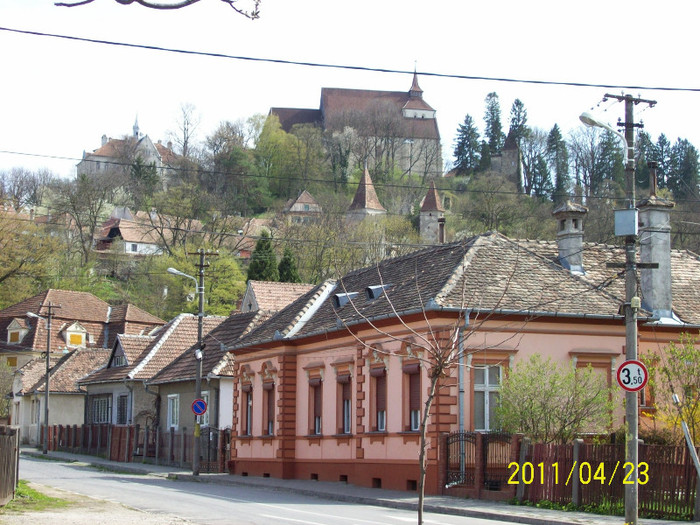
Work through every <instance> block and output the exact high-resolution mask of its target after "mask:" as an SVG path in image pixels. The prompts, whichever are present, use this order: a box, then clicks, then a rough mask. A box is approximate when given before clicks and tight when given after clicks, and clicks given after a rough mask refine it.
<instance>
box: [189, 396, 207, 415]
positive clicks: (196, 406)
mask: <svg viewBox="0 0 700 525" xmlns="http://www.w3.org/2000/svg"><path fill="white" fill-rule="evenodd" d="M206 411H207V402H206V401H204V399H195V400H194V401H193V402H192V412H194V415H195V416H201V415H202V414H204V413H205V412H206Z"/></svg>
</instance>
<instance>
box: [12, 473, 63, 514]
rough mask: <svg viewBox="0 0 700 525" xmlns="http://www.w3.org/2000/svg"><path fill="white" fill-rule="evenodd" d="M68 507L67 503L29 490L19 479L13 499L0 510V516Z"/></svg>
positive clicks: (25, 483)
mask: <svg viewBox="0 0 700 525" xmlns="http://www.w3.org/2000/svg"><path fill="white" fill-rule="evenodd" d="M68 505H70V502H69V501H66V500H64V499H61V498H52V497H50V496H47V495H46V494H42V493H41V492H39V491H37V490H34V489H32V488H30V487H29V486H28V485H27V482H26V481H24V480H23V479H20V480H19V485H18V486H17V490H16V491H15V499H13V500H12V501H10V502H9V503H8V504H7V505H5V506H4V507H3V508H0V516H1V515H3V514H6V513H9V512H23V511H38V510H46V509H47V508H52V509H53V508H57V507H67V506H68Z"/></svg>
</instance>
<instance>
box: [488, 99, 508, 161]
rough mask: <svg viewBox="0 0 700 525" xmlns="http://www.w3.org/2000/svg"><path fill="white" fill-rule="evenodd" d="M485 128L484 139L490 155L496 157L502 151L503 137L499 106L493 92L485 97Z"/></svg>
mask: <svg viewBox="0 0 700 525" xmlns="http://www.w3.org/2000/svg"><path fill="white" fill-rule="evenodd" d="M484 122H485V123H486V128H485V131H484V137H485V138H486V141H487V142H488V145H489V150H490V152H491V155H497V154H499V153H500V152H501V150H502V149H503V142H504V141H505V135H504V134H503V126H502V125H501V104H500V102H499V101H498V94H497V93H496V92H495V91H493V92H491V93H489V94H488V95H486V112H485V113H484Z"/></svg>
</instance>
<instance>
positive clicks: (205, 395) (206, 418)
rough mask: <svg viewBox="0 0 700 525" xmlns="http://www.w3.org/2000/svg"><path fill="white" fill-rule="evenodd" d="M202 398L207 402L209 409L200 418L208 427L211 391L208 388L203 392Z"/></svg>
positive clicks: (201, 422) (200, 421)
mask: <svg viewBox="0 0 700 525" xmlns="http://www.w3.org/2000/svg"><path fill="white" fill-rule="evenodd" d="M202 399H204V402H205V403H206V404H207V410H206V412H204V414H202V416H201V417H200V418H199V424H200V425H202V426H204V427H208V426H209V392H207V391H206V390H205V391H204V392H202Z"/></svg>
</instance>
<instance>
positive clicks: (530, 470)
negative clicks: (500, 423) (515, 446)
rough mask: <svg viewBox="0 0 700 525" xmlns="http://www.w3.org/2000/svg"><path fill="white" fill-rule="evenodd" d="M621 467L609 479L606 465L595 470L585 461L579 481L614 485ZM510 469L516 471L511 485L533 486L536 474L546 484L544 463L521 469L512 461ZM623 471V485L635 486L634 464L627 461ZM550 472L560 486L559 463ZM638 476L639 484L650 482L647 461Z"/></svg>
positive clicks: (600, 465)
mask: <svg viewBox="0 0 700 525" xmlns="http://www.w3.org/2000/svg"><path fill="white" fill-rule="evenodd" d="M576 466H577V462H576V461H574V464H573V465H572V466H571V470H570V471H569V475H568V476H567V478H566V483H565V485H568V484H569V483H570V482H571V477H572V475H573V473H574V471H575V470H576ZM619 467H620V461H618V462H617V463H616V464H615V468H614V469H613V472H612V475H611V476H610V477H607V476H606V475H605V463H602V462H601V463H599V464H598V467H597V468H596V469H595V470H594V469H593V466H591V464H590V463H589V462H588V461H584V462H582V463H581V464H580V465H578V480H579V481H580V482H581V483H582V484H583V485H588V484H589V483H590V482H591V481H599V482H600V484H601V485H604V484H605V483H606V482H607V483H608V485H612V482H613V479H615V475H616V474H617V471H618V469H619ZM510 469H515V470H514V471H513V472H512V474H511V475H510V478H509V479H508V484H509V485H519V484H520V483H523V484H525V485H531V484H532V483H533V482H534V481H535V475H536V473H539V482H540V485H544V483H545V471H546V470H547V469H546V465H545V463H544V462H540V463H537V465H533V464H532V463H530V462H529V461H526V462H525V463H523V465H522V467H521V466H520V464H519V463H517V462H516V461H512V462H510V463H509V464H508V470H510ZM622 470H623V471H624V476H623V478H622V484H623V485H633V484H634V477H633V474H634V471H635V468H634V464H633V463H631V462H629V461H626V462H625V463H623V464H622ZM549 471H550V474H549V476H551V475H553V476H554V484H555V485H558V484H559V462H555V463H552V464H551V465H550V469H549ZM518 473H520V478H518ZM620 475H621V476H622V475H623V474H622V472H621V473H620ZM637 475H638V478H639V481H638V482H639V484H640V485H645V484H646V483H647V482H648V481H649V464H648V463H646V462H645V461H642V462H640V463H639V464H638V465H637ZM549 476H547V478H549Z"/></svg>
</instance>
